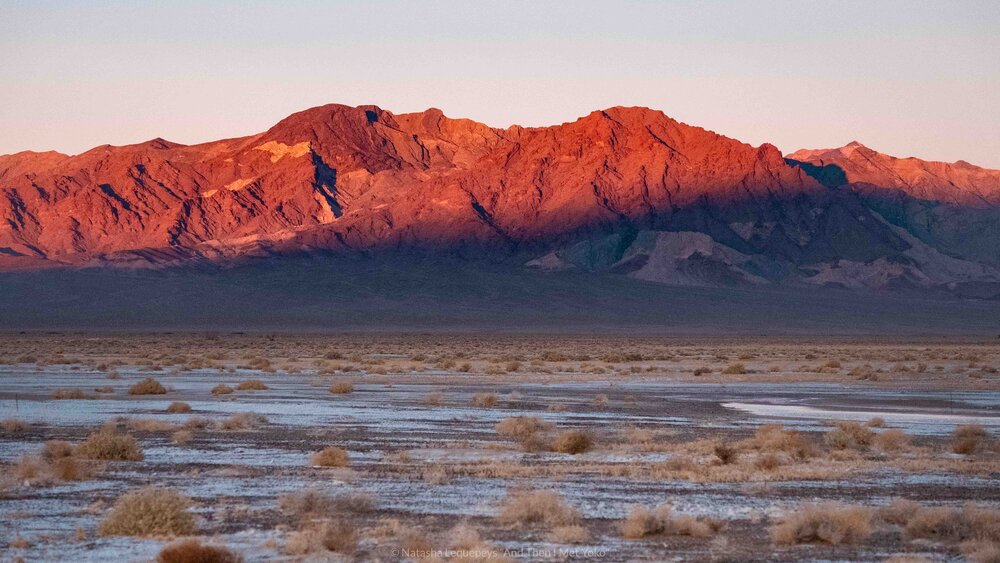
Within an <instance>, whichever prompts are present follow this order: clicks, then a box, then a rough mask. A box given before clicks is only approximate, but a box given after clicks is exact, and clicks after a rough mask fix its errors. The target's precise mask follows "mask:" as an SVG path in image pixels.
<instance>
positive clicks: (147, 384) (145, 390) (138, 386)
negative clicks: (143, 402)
mask: <svg viewBox="0 0 1000 563" xmlns="http://www.w3.org/2000/svg"><path fill="white" fill-rule="evenodd" d="M166 393H167V388H166V387H164V386H163V385H162V384H161V383H160V382H159V381H157V380H155V379H153V378H152V377H147V378H146V379H143V380H142V381H140V382H138V383H135V384H133V385H132V386H131V387H129V388H128V394H129V395H165V394H166Z"/></svg>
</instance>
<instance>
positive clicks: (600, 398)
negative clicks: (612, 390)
mask: <svg viewBox="0 0 1000 563" xmlns="http://www.w3.org/2000/svg"><path fill="white" fill-rule="evenodd" d="M594 406H595V407H598V408H604V407H606V406H608V396H607V395H605V394H604V393H598V394H597V395H594Z"/></svg>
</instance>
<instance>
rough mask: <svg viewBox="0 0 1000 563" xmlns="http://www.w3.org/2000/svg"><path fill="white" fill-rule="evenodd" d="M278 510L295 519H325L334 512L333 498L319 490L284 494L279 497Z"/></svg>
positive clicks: (308, 489)
mask: <svg viewBox="0 0 1000 563" xmlns="http://www.w3.org/2000/svg"><path fill="white" fill-rule="evenodd" d="M278 509H279V510H280V511H281V512H283V513H285V514H287V515H289V516H292V517H294V518H298V519H301V520H307V519H311V518H323V517H325V516H326V515H328V514H330V513H331V512H332V511H333V497H331V496H330V495H328V494H327V493H324V492H323V491H320V490H318V489H313V488H307V489H304V490H302V491H296V492H292V493H284V494H282V495H280V496H278Z"/></svg>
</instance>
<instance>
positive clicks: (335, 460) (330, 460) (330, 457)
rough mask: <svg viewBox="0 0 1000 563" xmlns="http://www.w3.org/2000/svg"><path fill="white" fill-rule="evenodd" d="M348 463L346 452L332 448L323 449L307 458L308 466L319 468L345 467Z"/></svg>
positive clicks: (349, 460)
mask: <svg viewBox="0 0 1000 563" xmlns="http://www.w3.org/2000/svg"><path fill="white" fill-rule="evenodd" d="M350 462H351V456H350V455H348V453H347V450H345V449H343V448H337V447H334V446H330V447H326V448H323V449H322V450H320V451H318V452H316V453H314V454H313V455H312V456H310V457H309V464H310V465H314V466H319V467H347V464H348V463H350Z"/></svg>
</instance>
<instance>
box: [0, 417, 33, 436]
mask: <svg viewBox="0 0 1000 563" xmlns="http://www.w3.org/2000/svg"><path fill="white" fill-rule="evenodd" d="M30 429H31V424H29V423H27V422H25V421H23V420H19V419H16V418H5V419H3V421H2V422H0V433H3V434H21V433H23V432H27V431H28V430H30Z"/></svg>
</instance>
